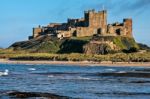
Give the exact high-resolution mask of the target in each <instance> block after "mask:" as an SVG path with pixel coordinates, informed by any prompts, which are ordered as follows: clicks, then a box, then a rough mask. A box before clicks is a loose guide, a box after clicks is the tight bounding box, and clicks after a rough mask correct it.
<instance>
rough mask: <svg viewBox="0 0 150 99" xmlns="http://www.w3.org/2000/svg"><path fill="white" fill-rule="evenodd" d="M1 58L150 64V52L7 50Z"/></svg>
mask: <svg viewBox="0 0 150 99" xmlns="http://www.w3.org/2000/svg"><path fill="white" fill-rule="evenodd" d="M0 58H7V59H11V60H47V61H94V62H102V61H111V62H150V52H145V53H139V52H136V53H127V54H126V53H116V54H107V55H96V54H95V55H92V54H79V53H71V54H51V53H28V52H25V51H13V50H12V49H6V50H0Z"/></svg>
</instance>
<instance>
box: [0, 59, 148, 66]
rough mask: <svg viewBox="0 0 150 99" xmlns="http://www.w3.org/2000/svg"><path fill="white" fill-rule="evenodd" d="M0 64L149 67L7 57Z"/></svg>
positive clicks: (144, 63) (132, 64)
mask: <svg viewBox="0 0 150 99" xmlns="http://www.w3.org/2000/svg"><path fill="white" fill-rule="evenodd" d="M0 63H1V64H33V65H38V64H46V65H48V64H58V65H78V66H147V67H150V62H130V63H128V62H113V63H112V62H107V61H106V62H90V61H80V62H74V61H39V60H38V61H18V60H17V61H15V60H8V59H0Z"/></svg>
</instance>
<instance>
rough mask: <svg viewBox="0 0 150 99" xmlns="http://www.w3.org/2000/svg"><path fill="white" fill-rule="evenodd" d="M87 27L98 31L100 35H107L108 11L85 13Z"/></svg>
mask: <svg viewBox="0 0 150 99" xmlns="http://www.w3.org/2000/svg"><path fill="white" fill-rule="evenodd" d="M85 26H87V27H89V28H93V29H97V30H98V31H97V32H98V33H99V34H105V33H106V30H107V11H105V10H103V11H99V12H95V10H89V11H86V12H85Z"/></svg>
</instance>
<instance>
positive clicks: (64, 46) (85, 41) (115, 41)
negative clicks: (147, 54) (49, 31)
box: [10, 36, 138, 54]
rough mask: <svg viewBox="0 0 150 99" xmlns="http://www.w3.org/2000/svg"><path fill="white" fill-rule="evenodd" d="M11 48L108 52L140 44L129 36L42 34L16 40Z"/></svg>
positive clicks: (93, 52)
mask: <svg viewBox="0 0 150 99" xmlns="http://www.w3.org/2000/svg"><path fill="white" fill-rule="evenodd" d="M10 48H13V49H14V50H25V51H28V52H41V53H47V52H48V53H86V54H107V53H111V52H118V51H122V50H129V49H130V48H136V49H138V45H137V44H136V42H135V40H134V39H133V38H127V37H112V36H111V37H109V36H105V37H102V36H95V37H87V38H85V37H84V38H66V39H62V40H60V39H57V38H53V37H50V36H42V37H39V38H36V39H32V40H28V41H23V42H16V43H14V44H13V45H11V46H10Z"/></svg>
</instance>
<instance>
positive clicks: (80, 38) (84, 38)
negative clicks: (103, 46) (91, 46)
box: [71, 36, 92, 41]
mask: <svg viewBox="0 0 150 99" xmlns="http://www.w3.org/2000/svg"><path fill="white" fill-rule="evenodd" d="M71 39H73V40H83V41H90V40H91V39H92V36H87V37H71Z"/></svg>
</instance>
